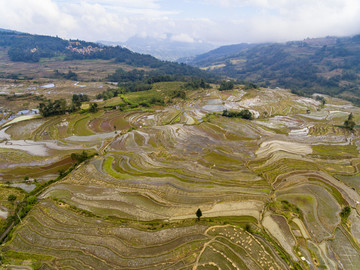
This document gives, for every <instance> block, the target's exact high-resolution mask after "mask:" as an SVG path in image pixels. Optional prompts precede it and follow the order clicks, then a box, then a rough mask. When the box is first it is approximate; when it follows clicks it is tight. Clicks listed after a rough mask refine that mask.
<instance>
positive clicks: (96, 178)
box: [0, 82, 360, 269]
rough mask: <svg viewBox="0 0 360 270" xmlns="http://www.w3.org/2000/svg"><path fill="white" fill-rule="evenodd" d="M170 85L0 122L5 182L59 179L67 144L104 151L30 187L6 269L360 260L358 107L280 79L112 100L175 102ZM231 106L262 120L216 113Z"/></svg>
mask: <svg viewBox="0 0 360 270" xmlns="http://www.w3.org/2000/svg"><path fill="white" fill-rule="evenodd" d="M176 89H180V84H179V83H176V82H171V83H159V84H156V85H155V86H154V88H153V89H152V90H150V91H148V92H138V93H130V94H125V95H123V96H121V97H120V96H119V97H115V98H113V99H109V100H106V101H104V102H102V103H99V111H98V112H96V113H90V112H86V111H84V112H81V113H73V114H69V115H63V116H57V117H48V118H36V119H27V120H26V119H24V120H23V121H14V122H12V123H11V122H10V124H9V125H7V126H6V127H4V128H2V129H1V130H0V136H1V137H2V142H1V143H0V160H1V162H2V163H1V164H3V165H2V167H1V168H0V176H1V177H2V178H1V179H0V182H1V183H3V184H5V182H6V181H10V182H17V183H19V182H20V181H22V179H24V177H25V176H29V177H30V178H37V179H40V180H41V179H42V180H43V181H44V180H46V179H50V176H51V175H52V176H53V178H55V176H56V175H57V174H58V171H59V170H66V169H67V168H69V167H71V166H72V165H73V164H74V163H75V161H74V160H72V159H71V158H70V155H71V154H72V153H78V154H79V153H82V151H84V150H85V151H87V152H88V153H98V155H96V156H95V157H93V158H91V159H90V160H87V161H86V162H83V163H81V164H80V165H79V166H77V167H76V168H75V169H74V170H73V171H72V172H71V173H69V174H68V175H67V176H65V177H64V178H63V179H61V180H58V181H56V182H54V183H53V184H51V185H49V186H46V187H45V188H44V189H43V190H42V191H41V192H39V193H38V194H36V196H37V199H38V203H37V204H36V205H35V206H33V207H32V209H31V210H30V212H29V213H28V215H27V216H26V217H25V218H24V220H23V221H22V222H21V223H20V224H19V225H18V226H17V227H16V228H15V229H14V231H13V232H12V234H11V236H10V237H9V238H8V242H6V243H5V244H4V245H3V246H2V247H1V252H2V254H3V257H4V259H3V263H4V264H5V265H25V266H31V267H34V268H36V267H40V266H41V265H42V266H43V267H44V269H110V268H111V269H317V268H318V269H337V268H339V269H341V267H345V269H357V268H356V267H360V265H359V260H358V259H357V258H358V257H359V256H360V253H359V250H360V247H359V235H360V233H359V232H360V229H359V226H358V225H357V223H358V221H359V220H360V215H359V211H360V205H359V202H360V193H359V184H358V177H359V168H360V167H359V164H360V157H359V148H360V143H359V139H358V132H359V131H358V128H355V130H354V131H350V130H348V129H345V128H343V127H341V125H342V123H343V122H344V120H346V119H347V116H348V114H349V113H350V112H352V113H353V114H354V116H355V119H358V118H359V116H360V109H359V108H357V107H353V106H351V105H350V104H349V103H346V102H343V103H339V100H335V99H332V98H328V97H326V101H327V103H326V106H321V105H320V103H319V102H318V101H316V100H315V99H311V98H299V97H297V96H295V95H293V94H291V93H290V92H289V91H286V90H281V89H276V90H275V89H253V90H243V89H236V90H233V91H221V92H220V91H217V90H216V89H208V90H198V91H187V98H186V99H173V100H172V101H171V102H168V103H167V106H162V105H155V106H152V107H150V108H143V107H141V108H128V109H126V110H124V111H120V110H118V109H109V108H105V107H106V106H116V105H119V104H121V102H133V103H140V102H142V101H144V100H150V99H151V98H153V97H157V98H166V99H168V98H169V93H170V92H171V91H172V90H176ZM334 106H337V107H336V112H334V111H335V109H334V108H335V107H334ZM225 109H228V110H241V109H249V110H250V111H251V112H252V113H253V115H254V117H255V119H254V120H245V119H239V118H228V117H224V116H221V113H222V111H223V110H225ZM20 120H21V119H20ZM5 125H6V124H5ZM19 192H20V191H19ZM19 196H20V195H19ZM3 203H4V207H5V204H6V200H4V202H3ZM346 206H348V207H350V209H351V215H350V216H349V218H345V219H344V218H342V217H341V215H340V213H341V212H342V210H343V209H344V208H345V207H346ZM199 208H200V209H201V211H202V217H201V218H200V221H197V220H196V215H195V212H196V211H197V209H199ZM337 241H339V242H337ZM340 242H341V243H343V247H342V246H341V245H340V244H339V243H340Z"/></svg>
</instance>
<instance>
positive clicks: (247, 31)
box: [0, 0, 360, 44]
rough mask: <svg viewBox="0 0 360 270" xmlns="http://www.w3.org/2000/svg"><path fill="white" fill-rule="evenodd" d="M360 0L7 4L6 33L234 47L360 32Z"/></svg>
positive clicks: (44, 0) (1, 24)
mask: <svg viewBox="0 0 360 270" xmlns="http://www.w3.org/2000/svg"><path fill="white" fill-rule="evenodd" d="M359 14H360V1H359V0H171V1H170V0H167V1H165V0H103V1H97V0H0V28H6V29H13V30H18V31H23V32H29V33H34V34H47V35H53V36H55V35H58V36H60V37H62V38H79V39H83V40H87V41H98V40H107V41H126V40H127V39H128V38H129V37H131V36H134V35H139V36H150V37H160V38H164V37H165V36H166V35H169V34H170V35H171V38H172V39H174V40H178V41H185V42H194V41H203V42H212V43H221V44H231V43H240V42H266V41H289V40H301V39H304V38H307V37H322V36H328V35H336V36H347V35H354V34H359V33H360V15H359Z"/></svg>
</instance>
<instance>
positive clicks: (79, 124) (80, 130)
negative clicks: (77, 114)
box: [73, 114, 95, 136]
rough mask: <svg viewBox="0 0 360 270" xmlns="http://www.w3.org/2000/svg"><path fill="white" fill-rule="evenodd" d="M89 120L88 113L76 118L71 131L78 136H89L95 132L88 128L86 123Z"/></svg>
mask: <svg viewBox="0 0 360 270" xmlns="http://www.w3.org/2000/svg"><path fill="white" fill-rule="evenodd" d="M89 121H90V114H86V115H85V116H83V118H81V119H79V120H77V121H76V122H75V124H74V129H73V133H74V134H76V135H78V136H89V135H94V134H95V133H94V132H92V131H90V130H89V129H88V123H89Z"/></svg>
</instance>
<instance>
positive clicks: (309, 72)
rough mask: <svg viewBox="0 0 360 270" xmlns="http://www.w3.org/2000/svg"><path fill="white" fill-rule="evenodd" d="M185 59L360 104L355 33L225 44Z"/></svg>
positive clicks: (248, 78)
mask: <svg viewBox="0 0 360 270" xmlns="http://www.w3.org/2000/svg"><path fill="white" fill-rule="evenodd" d="M188 63H190V64H192V65H195V66H198V67H202V68H205V69H209V70H212V71H213V72H214V73H216V74H220V75H224V76H228V77H231V78H234V79H237V80H240V81H252V82H255V83H258V84H261V85H268V86H273V87H275V86H279V87H285V88H290V89H296V90H298V93H304V94H312V93H324V94H330V95H335V96H339V97H343V98H346V99H348V100H351V101H353V102H355V103H357V104H360V90H359V83H360V77H359V74H360V36H354V37H346V38H336V37H327V38H318V39H306V40H304V41H295V42H288V43H273V44H251V45H250V44H239V45H232V46H225V47H221V48H218V49H216V50H213V51H211V52H209V53H206V54H203V55H200V56H197V57H195V58H194V59H192V60H191V61H190V62H188Z"/></svg>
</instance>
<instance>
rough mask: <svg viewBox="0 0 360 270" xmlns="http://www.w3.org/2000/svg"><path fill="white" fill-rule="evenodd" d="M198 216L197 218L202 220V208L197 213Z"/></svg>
mask: <svg viewBox="0 0 360 270" xmlns="http://www.w3.org/2000/svg"><path fill="white" fill-rule="evenodd" d="M196 216H197V218H198V220H200V217H201V216H202V212H201V210H200V208H199V209H198V210H197V211H196Z"/></svg>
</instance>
